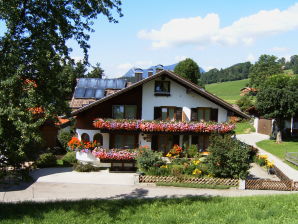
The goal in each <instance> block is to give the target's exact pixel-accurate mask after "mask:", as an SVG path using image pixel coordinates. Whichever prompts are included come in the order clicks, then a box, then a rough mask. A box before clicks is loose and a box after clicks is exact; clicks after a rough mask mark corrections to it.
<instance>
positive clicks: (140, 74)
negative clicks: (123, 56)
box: [134, 68, 143, 82]
mask: <svg viewBox="0 0 298 224" xmlns="http://www.w3.org/2000/svg"><path fill="white" fill-rule="evenodd" d="M134 71H135V81H136V82H138V81H141V80H142V79H143V69H140V68H135V69H134Z"/></svg>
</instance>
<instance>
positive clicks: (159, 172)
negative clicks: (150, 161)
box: [146, 165, 171, 176]
mask: <svg viewBox="0 0 298 224" xmlns="http://www.w3.org/2000/svg"><path fill="white" fill-rule="evenodd" d="M170 174H171V170H170V169H169V168H168V166H165V165H164V166H161V167H150V168H149V169H148V171H147V172H146V175H152V176H169V175H170Z"/></svg>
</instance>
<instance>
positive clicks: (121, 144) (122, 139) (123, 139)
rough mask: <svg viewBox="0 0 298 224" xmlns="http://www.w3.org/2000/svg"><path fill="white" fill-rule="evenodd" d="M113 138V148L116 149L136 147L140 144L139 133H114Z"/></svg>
mask: <svg viewBox="0 0 298 224" xmlns="http://www.w3.org/2000/svg"><path fill="white" fill-rule="evenodd" d="M111 140H112V141H111V148H115V149H134V148H137V144H138V142H137V141H138V138H137V135H129V134H113V135H112V136H111Z"/></svg>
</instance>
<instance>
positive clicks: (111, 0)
mask: <svg viewBox="0 0 298 224" xmlns="http://www.w3.org/2000/svg"><path fill="white" fill-rule="evenodd" d="M120 6H121V2H120V1H119V0H81V1H77V0H69V1H55V0H48V1H40V0H14V1H3V0H2V1H0V20H2V21H3V22H4V23H5V25H6V29H5V33H4V34H3V35H2V36H0V55H1V60H0V104H1V108H0V155H1V156H0V160H2V161H0V164H3V163H6V164H7V165H13V166H19V165H20V164H21V163H22V162H23V161H25V160H26V159H28V158H29V157H30V156H31V155H32V153H31V151H30V150H31V149H32V148H33V145H35V144H37V143H39V142H40V141H41V137H40V133H39V128H40V126H41V125H42V124H44V122H45V121H47V120H53V121H55V119H56V117H57V116H58V115H61V114H65V113H66V112H67V107H68V105H67V102H66V101H65V98H66V96H67V94H69V91H70V89H71V88H70V81H69V80H70V77H69V72H63V69H64V68H65V65H67V64H68V63H69V62H70V61H71V58H70V57H69V53H70V51H71V49H70V48H69V47H68V46H67V45H66V43H67V41H68V40H70V39H74V40H76V41H77V43H78V44H79V46H80V47H81V49H82V50H83V52H84V60H85V62H86V63H87V61H88V48H89V45H88V39H89V33H90V32H92V31H93V30H92V28H91V25H92V20H93V19H95V18H96V17H97V16H98V15H99V14H103V15H104V16H106V17H107V18H108V20H109V21H110V22H117V20H116V19H114V16H113V15H112V14H111V13H112V10H114V9H116V11H117V14H118V15H120V16H122V14H121V9H120Z"/></svg>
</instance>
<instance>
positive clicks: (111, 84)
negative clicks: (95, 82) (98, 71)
mask: <svg viewBox="0 0 298 224" xmlns="http://www.w3.org/2000/svg"><path fill="white" fill-rule="evenodd" d="M106 81H107V82H106V88H108V89H115V80H113V79H106Z"/></svg>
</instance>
